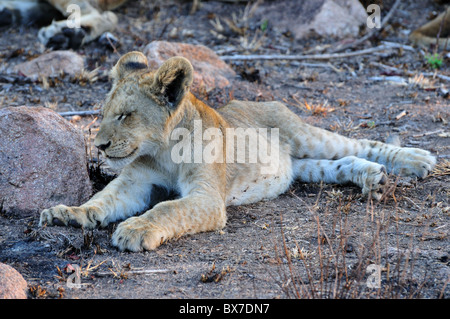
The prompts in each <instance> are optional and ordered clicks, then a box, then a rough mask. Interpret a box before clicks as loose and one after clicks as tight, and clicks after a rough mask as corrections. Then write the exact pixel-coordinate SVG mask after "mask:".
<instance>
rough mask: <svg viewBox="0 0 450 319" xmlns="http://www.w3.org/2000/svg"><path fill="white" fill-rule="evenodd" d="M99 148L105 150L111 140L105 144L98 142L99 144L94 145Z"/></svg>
mask: <svg viewBox="0 0 450 319" xmlns="http://www.w3.org/2000/svg"><path fill="white" fill-rule="evenodd" d="M95 146H96V147H97V148H98V149H99V150H101V151H105V150H106V149H107V148H108V147H110V146H111V141H109V142H108V143H106V144H99V145H95Z"/></svg>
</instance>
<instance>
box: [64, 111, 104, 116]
mask: <svg viewBox="0 0 450 319" xmlns="http://www.w3.org/2000/svg"><path fill="white" fill-rule="evenodd" d="M100 112H101V111H100V110H91V111H73V112H59V113H58V114H59V115H61V116H62V117H65V116H74V115H79V116H89V115H98V114H100Z"/></svg>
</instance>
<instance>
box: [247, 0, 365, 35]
mask: <svg viewBox="0 0 450 319" xmlns="http://www.w3.org/2000/svg"><path fill="white" fill-rule="evenodd" d="M255 16H257V17H258V18H260V19H264V18H268V19H269V23H271V24H272V25H273V26H274V27H276V28H279V29H286V30H289V31H291V32H292V34H293V35H294V37H295V38H296V39H302V38H305V37H308V36H309V35H311V34H316V35H319V36H322V37H334V38H344V37H348V36H353V37H354V36H357V35H358V33H359V28H360V26H362V25H364V24H365V23H366V22H367V17H368V15H367V12H366V10H365V9H364V7H363V6H362V4H361V3H360V2H359V1H358V0H302V1H291V0H284V1H274V2H272V3H271V2H269V4H268V5H263V6H260V7H259V8H258V9H257V10H256V12H255Z"/></svg>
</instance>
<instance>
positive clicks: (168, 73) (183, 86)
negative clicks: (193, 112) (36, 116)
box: [95, 52, 193, 167]
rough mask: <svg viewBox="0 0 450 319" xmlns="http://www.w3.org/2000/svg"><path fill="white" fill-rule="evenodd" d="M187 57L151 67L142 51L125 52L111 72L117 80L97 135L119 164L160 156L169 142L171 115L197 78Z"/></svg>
mask: <svg viewBox="0 0 450 319" xmlns="http://www.w3.org/2000/svg"><path fill="white" fill-rule="evenodd" d="M192 76H193V69H192V65H191V64H190V63H189V61H188V60H186V59H185V58H182V57H173V58H171V59H169V60H167V61H166V62H164V64H163V65H161V67H160V68H159V69H158V70H157V71H156V72H151V71H150V70H149V69H148V63H147V58H146V57H145V56H144V55H143V54H142V53H140V52H129V53H127V54H125V55H124V56H122V57H121V58H120V59H119V61H118V62H117V64H116V65H115V66H114V68H113V69H112V72H111V77H112V78H113V86H112V89H111V91H110V93H109V94H108V96H107V98H106V100H105V104H104V106H103V120H102V123H101V125H100V130H99V132H98V134H97V137H96V138H95V146H96V147H97V148H99V149H100V150H101V151H102V152H103V154H104V155H105V157H106V158H107V160H108V162H109V163H110V164H111V165H112V166H115V167H122V166H124V165H126V164H129V163H131V162H132V161H133V160H134V159H136V158H137V157H138V156H142V155H150V156H155V155H156V154H157V153H158V151H159V150H160V148H161V147H164V146H165V145H167V144H168V141H169V134H170V130H171V129H170V126H171V125H170V124H171V120H172V119H173V118H175V117H176V116H175V115H176V114H177V112H179V111H180V109H181V108H182V107H181V106H182V105H183V100H184V97H185V95H186V93H187V92H188V91H189V86H190V85H191V83H192Z"/></svg>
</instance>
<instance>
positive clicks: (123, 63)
mask: <svg viewBox="0 0 450 319" xmlns="http://www.w3.org/2000/svg"><path fill="white" fill-rule="evenodd" d="M146 68H148V61H147V57H146V56H145V55H144V54H142V53H141V52H138V51H133V52H128V53H127V54H125V55H123V56H122V57H121V58H120V59H119V61H117V63H116V65H115V66H114V67H113V69H112V70H111V77H112V78H113V80H114V81H119V80H120V79H123V78H124V77H125V76H127V75H128V74H130V73H132V72H134V71H137V70H141V69H146Z"/></svg>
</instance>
